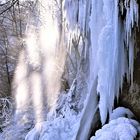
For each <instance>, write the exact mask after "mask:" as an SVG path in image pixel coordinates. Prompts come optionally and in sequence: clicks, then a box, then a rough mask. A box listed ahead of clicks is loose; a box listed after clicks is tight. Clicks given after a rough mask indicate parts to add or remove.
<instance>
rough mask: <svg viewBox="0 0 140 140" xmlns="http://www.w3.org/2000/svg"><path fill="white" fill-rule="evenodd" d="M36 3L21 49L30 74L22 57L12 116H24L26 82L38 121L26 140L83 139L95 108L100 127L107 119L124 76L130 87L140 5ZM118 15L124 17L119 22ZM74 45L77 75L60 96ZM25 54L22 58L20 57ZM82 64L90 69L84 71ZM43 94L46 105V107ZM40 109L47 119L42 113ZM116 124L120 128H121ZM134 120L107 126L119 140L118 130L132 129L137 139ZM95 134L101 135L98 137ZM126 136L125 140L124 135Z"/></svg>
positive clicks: (131, 1) (74, 0) (88, 0)
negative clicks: (29, 67) (33, 16)
mask: <svg viewBox="0 0 140 140" xmlns="http://www.w3.org/2000/svg"><path fill="white" fill-rule="evenodd" d="M38 4H39V5H40V6H38V7H37V9H38V12H39V14H38V18H36V19H34V21H33V22H31V23H29V26H28V28H27V29H28V30H27V33H28V35H27V37H28V38H27V40H26V45H27V48H26V49H25V50H26V53H27V54H25V56H26V57H27V58H28V62H27V63H26V64H29V66H31V68H32V69H31V71H28V68H27V65H24V64H23V63H24V59H21V69H20V67H19V68H18V67H17V69H20V70H22V69H25V70H23V71H24V73H23V74H24V75H23V76H25V77H26V78H25V77H22V76H21V77H20V75H18V71H17V75H16V77H17V79H18V78H19V77H20V78H21V80H22V81H21V84H19V87H17V89H16V101H17V110H16V115H18V114H19V113H20V112H19V110H21V112H22V109H23V108H24V107H22V106H24V105H25V106H26V107H27V106H28V104H26V103H27V102H26V101H28V98H29V94H28V93H29V91H28V89H29V87H28V83H27V81H28V82H29V78H30V81H31V86H32V88H33V89H31V90H32V91H33V92H32V96H33V101H32V104H33V108H34V114H33V115H35V117H36V118H35V120H36V121H35V122H34V123H35V124H34V128H33V129H31V130H30V131H29V132H28V134H27V135H26V138H25V140H35V139H36V140H46V139H48V140H58V139H61V140H66V139H67V140H87V139H88V138H89V135H90V129H91V127H92V125H94V123H95V122H96V121H97V119H95V114H96V112H97V110H98V108H99V113H100V119H101V122H102V124H105V122H106V119H107V114H108V113H109V115H110V116H111V114H112V110H113V107H114V100H115V98H117V99H118V97H119V90H120V89H121V88H122V84H123V78H124V76H125V74H126V75H127V79H128V81H129V82H131V83H133V63H134V62H133V61H134V35H133V32H132V28H133V27H134V26H135V25H137V24H138V5H137V3H136V1H135V0H124V1H119V0H98V1H97V0H63V1H61V0H52V1H49V0H38ZM124 11H126V12H124ZM122 17H125V18H124V19H123V20H122V19H121V18H122ZM38 20H39V21H38ZM32 24H33V26H32ZM32 29H33V30H32ZM38 38H39V40H38ZM32 47H33V49H31V48H32ZM63 47H64V48H63ZM74 47H75V48H76V49H77V50H78V55H79V59H78V60H77V62H78V65H77V68H76V75H75V78H73V79H72V80H71V87H70V89H69V91H68V92H67V93H64V94H63V93H62V94H59V89H60V80H61V76H62V73H63V70H64V65H65V58H66V54H65V53H67V55H70V56H71V57H74V55H73V52H72V51H73V48H74ZM30 49H31V50H30ZM62 52H63V55H61V53H62ZM25 56H24V55H23V54H21V57H23V58H24V57H25ZM61 56H63V57H61ZM40 59H41V60H40ZM60 63H61V64H60ZM22 64H23V65H22ZM40 64H41V65H40ZM19 65H20V64H19ZM86 65H88V69H87V70H86V71H84V68H85V67H86ZM70 66H71V65H69V67H70ZM40 67H41V68H40ZM56 69H57V70H58V71H56ZM28 72H29V73H31V75H30V74H28ZM81 73H82V74H83V75H81ZM44 77H45V78H44ZM81 77H82V80H83V79H84V80H85V83H86V88H85V89H86V90H80V83H81V79H80V78H81ZM85 77H86V78H85ZM22 78H23V79H22ZM36 80H37V82H35V81H36ZM43 80H44V81H43ZM34 82H35V83H34ZM16 84H17V85H18V83H16ZM42 85H43V86H42ZM46 87H47V89H46ZM54 87H56V88H55V89H54ZM77 89H78V90H79V91H80V92H77V91H78V90H77ZM43 90H45V91H46V93H45V99H46V100H45V102H46V101H47V105H48V106H49V107H48V106H47V107H46V108H44V105H45V104H44V102H43V101H44V100H43V99H44V91H43ZM23 91H24V93H23ZM83 91H84V92H85V93H83ZM21 93H22V96H20V95H21ZM79 93H80V94H79ZM25 94H26V95H25ZM21 97H22V98H21ZM44 110H45V114H47V115H44V112H43V111H44ZM50 110H51V112H49V111H50ZM22 113H23V112H22ZM25 113H26V112H25ZM27 113H28V112H27ZM23 116H24V115H23ZM25 118H26V117H25ZM23 120H24V119H23ZM25 120H26V119H25ZM27 120H28V119H27ZM120 122H122V123H123V124H124V126H120V124H119V123H120ZM132 122H133V121H130V120H128V119H125V118H120V119H117V120H112V121H111V122H110V123H111V124H112V125H113V126H114V124H115V127H116V129H115V130H114V135H116V137H118V136H117V135H119V134H120V133H121V132H120V131H119V129H118V128H121V129H123V130H124V131H125V132H126V131H127V130H128V131H129V130H130V132H132V133H130V135H131V136H130V137H131V138H133V137H135V136H136V128H135V127H134V126H133V125H132ZM23 123H24V121H23ZM108 126H109V127H107V129H109V130H112V126H110V124H109V125H108ZM23 127H24V126H23ZM26 130H27V129H26ZM116 133H118V134H116ZM104 134H105V135H106V136H108V135H110V133H106V132H105V133H103V135H104ZM20 135H21V133H20ZM96 135H97V137H101V138H102V137H103V135H102V134H100V133H99V134H96ZM114 135H110V136H114ZM124 136H125V137H127V135H126V134H125V133H124V135H123V137H124ZM16 138H17V137H16ZM103 138H104V137H103ZM131 138H130V139H131ZM13 139H14V138H13ZM19 139H21V138H19ZM93 139H94V138H93ZM126 139H127V138H126ZM10 140H11V139H10Z"/></svg>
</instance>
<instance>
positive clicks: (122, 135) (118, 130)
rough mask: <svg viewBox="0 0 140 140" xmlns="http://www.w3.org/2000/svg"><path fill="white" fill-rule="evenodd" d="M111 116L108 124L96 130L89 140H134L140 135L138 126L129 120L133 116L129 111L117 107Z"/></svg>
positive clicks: (135, 122)
mask: <svg viewBox="0 0 140 140" xmlns="http://www.w3.org/2000/svg"><path fill="white" fill-rule="evenodd" d="M111 116H112V117H111V120H110V121H109V123H108V124H106V125H104V126H103V127H102V129H100V130H98V131H97V132H96V133H95V136H93V137H91V139H90V140H134V139H135V138H136V137H137V136H138V134H139V133H140V124H139V123H138V122H137V121H136V120H134V119H131V118H133V117H134V115H133V113H132V112H131V111H130V110H129V109H126V108H124V107H119V108H117V109H115V110H114V111H113V113H112V115H111ZM125 116H128V118H126V117H125Z"/></svg>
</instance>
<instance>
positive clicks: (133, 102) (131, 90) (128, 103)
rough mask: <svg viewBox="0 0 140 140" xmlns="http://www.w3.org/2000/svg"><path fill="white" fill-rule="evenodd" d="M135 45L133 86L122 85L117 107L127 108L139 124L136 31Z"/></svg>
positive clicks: (139, 37)
mask: <svg viewBox="0 0 140 140" xmlns="http://www.w3.org/2000/svg"><path fill="white" fill-rule="evenodd" d="M139 11H140V9H139ZM139 13H140V12H139ZM139 27H140V21H139ZM136 43H137V47H136V49H135V61H134V84H133V86H130V85H129V84H128V83H124V87H123V91H122V94H121V96H120V102H119V105H120V106H124V107H128V108H129V109H130V110H131V111H132V112H133V113H134V114H135V115H136V118H137V120H138V121H139V122H140V32H138V31H137V33H136ZM123 93H124V94H123Z"/></svg>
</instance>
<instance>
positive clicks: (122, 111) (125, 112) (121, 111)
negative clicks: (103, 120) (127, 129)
mask: <svg viewBox="0 0 140 140" xmlns="http://www.w3.org/2000/svg"><path fill="white" fill-rule="evenodd" d="M119 117H127V118H129V119H131V118H134V114H133V113H132V112H131V111H130V110H129V109H127V108H124V107H118V108H116V109H114V110H113V112H112V114H111V115H110V120H114V119H117V118H119Z"/></svg>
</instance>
